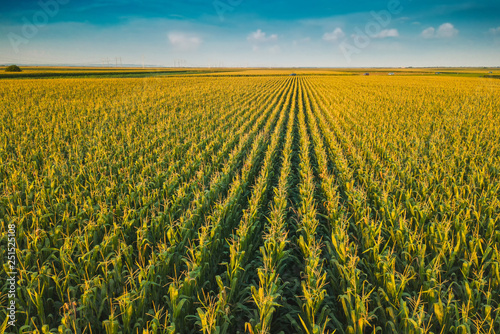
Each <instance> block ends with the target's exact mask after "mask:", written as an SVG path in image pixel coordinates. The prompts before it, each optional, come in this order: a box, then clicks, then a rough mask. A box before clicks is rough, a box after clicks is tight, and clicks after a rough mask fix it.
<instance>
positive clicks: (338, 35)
mask: <svg viewBox="0 0 500 334" xmlns="http://www.w3.org/2000/svg"><path fill="white" fill-rule="evenodd" d="M344 37H345V33H344V32H343V31H342V29H340V28H335V30H334V31H332V32H327V33H325V34H324V35H323V40H324V41H327V42H336V41H338V40H339V39H342V38H344Z"/></svg>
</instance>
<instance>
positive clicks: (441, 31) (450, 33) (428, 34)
mask: <svg viewBox="0 0 500 334" xmlns="http://www.w3.org/2000/svg"><path fill="white" fill-rule="evenodd" d="M421 35H422V37H423V38H452V37H455V36H456V35H458V30H457V29H456V28H455V27H454V26H453V24H451V23H443V24H442V25H440V26H439V28H438V29H437V30H436V29H435V28H434V27H430V28H427V29H425V30H424V31H422V34H421Z"/></svg>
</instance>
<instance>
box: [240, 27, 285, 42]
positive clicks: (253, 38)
mask: <svg viewBox="0 0 500 334" xmlns="http://www.w3.org/2000/svg"><path fill="white" fill-rule="evenodd" d="M247 40H248V41H250V42H255V43H264V42H276V41H277V40H278V35H276V34H272V35H269V36H268V35H267V33H265V32H263V31H262V30H261V29H257V31H254V32H252V33H251V34H250V35H248V37H247Z"/></svg>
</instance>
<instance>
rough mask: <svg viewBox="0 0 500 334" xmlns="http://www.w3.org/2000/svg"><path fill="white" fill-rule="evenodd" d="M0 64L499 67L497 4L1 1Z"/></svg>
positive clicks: (424, 0)
mask: <svg viewBox="0 0 500 334" xmlns="http://www.w3.org/2000/svg"><path fill="white" fill-rule="evenodd" d="M0 5H1V8H2V11H1V12H0V64H12V63H16V64H46V65H62V64H65V65H114V66H116V65H117V64H118V65H120V64H122V65H141V66H142V65H143V64H144V65H145V66H168V67H172V66H183V67H184V66H185V67H201V66H203V67H205V66H206V67H216V66H219V67H409V66H413V67H431V66H500V1H498V0H479V1H473V2H472V1H461V0H454V1H448V0H356V1H338V0H309V1H304V0H301V1H298V0H286V1H285V0H274V1H269V0H268V1H258V0H183V1H168V0H167V1H159V0H150V1H147V0H120V1H118V0H85V1H82V0H17V1H12V0H9V1H6V0H0Z"/></svg>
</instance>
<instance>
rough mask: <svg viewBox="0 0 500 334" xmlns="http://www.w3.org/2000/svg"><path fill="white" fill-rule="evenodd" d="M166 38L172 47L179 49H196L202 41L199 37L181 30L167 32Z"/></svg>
mask: <svg viewBox="0 0 500 334" xmlns="http://www.w3.org/2000/svg"><path fill="white" fill-rule="evenodd" d="M168 40H169V42H170V44H171V45H172V46H173V47H174V48H176V49H177V50H181V51H191V50H196V49H197V48H198V47H199V46H200V44H201V43H202V42H203V41H202V39H201V38H200V37H198V36H196V35H192V34H186V33H183V32H171V33H169V34H168Z"/></svg>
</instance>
